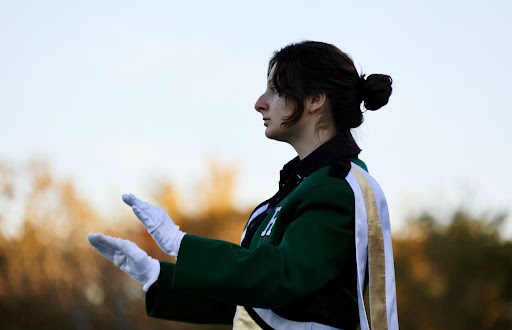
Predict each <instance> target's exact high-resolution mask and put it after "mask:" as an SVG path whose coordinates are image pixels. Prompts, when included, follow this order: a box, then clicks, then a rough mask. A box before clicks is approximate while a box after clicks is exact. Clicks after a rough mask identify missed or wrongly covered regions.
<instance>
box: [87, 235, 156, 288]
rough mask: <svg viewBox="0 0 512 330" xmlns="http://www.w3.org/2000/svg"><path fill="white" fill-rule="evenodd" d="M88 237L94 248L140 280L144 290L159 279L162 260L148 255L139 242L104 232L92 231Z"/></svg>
mask: <svg viewBox="0 0 512 330" xmlns="http://www.w3.org/2000/svg"><path fill="white" fill-rule="evenodd" d="M87 239H88V240H89V244H90V245H91V246H92V247H93V249H95V250H96V251H98V252H99V253H100V254H101V255H102V256H104V257H105V258H107V259H108V260H110V261H112V262H113V263H114V264H115V265H116V266H118V267H120V268H121V270H122V271H124V272H125V273H126V274H128V275H130V276H131V277H132V278H133V279H135V280H137V281H139V282H140V283H141V284H142V285H143V287H142V289H143V290H144V291H148V289H149V287H150V286H151V285H152V284H153V283H155V282H156V280H157V279H158V275H160V262H158V260H156V259H153V258H151V257H150V256H148V254H147V253H146V252H145V251H144V250H141V249H140V248H139V247H138V246H137V244H135V243H133V242H131V241H128V240H125V239H121V238H116V237H111V236H108V235H103V234H93V233H91V234H89V235H87Z"/></svg>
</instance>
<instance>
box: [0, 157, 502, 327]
mask: <svg viewBox="0 0 512 330" xmlns="http://www.w3.org/2000/svg"><path fill="white" fill-rule="evenodd" d="M235 183H236V171H234V170H233V169H223V168H220V167H219V166H217V165H215V164H212V167H211V169H210V176H209V178H208V179H207V181H206V182H200V183H198V184H200V186H201V188H202V189H201V193H200V194H199V195H201V196H199V199H198V200H199V202H198V203H199V204H200V205H201V208H200V211H199V212H197V213H195V214H194V215H190V214H187V213H186V212H184V211H183V207H182V205H180V203H179V202H178V201H179V198H178V197H179V192H177V191H176V190H175V189H174V187H173V185H172V183H171V182H159V183H157V184H156V185H155V189H154V196H152V198H153V199H154V200H156V201H157V202H158V204H159V205H160V206H162V207H163V208H164V209H165V210H166V211H168V212H169V213H170V214H172V217H173V219H174V220H175V221H176V222H177V223H178V224H179V225H180V226H181V228H182V229H183V230H184V231H186V232H190V233H194V234H197V235H202V236H207V237H214V238H219V239H224V240H228V241H232V242H235V243H238V242H239V239H240V235H241V233H242V230H243V227H244V225H245V222H246V221H247V218H248V216H249V215H250V212H251V211H252V210H251V209H248V210H245V211H239V210H237V209H236V208H235V207H234V205H233V189H234V184H235ZM79 196H80V195H79V194H78V193H77V191H76V190H75V187H74V185H73V183H72V182H70V181H66V180H57V179H55V177H54V176H53V175H52V173H51V170H50V168H49V166H48V165H47V164H46V163H44V162H40V161H35V162H31V163H28V164H26V165H24V166H18V167H13V166H8V165H5V164H3V165H2V164H0V228H1V229H2V230H1V231H0V328H2V329H229V328H230V327H226V326H207V325H202V326H199V325H188V324H183V323H176V322H170V321H164V320H157V319H152V318H149V317H147V316H146V314H145V307H144V292H143V291H142V289H141V286H140V284H139V283H137V282H136V281H134V280H132V279H131V278H129V277H128V276H127V275H125V274H124V273H123V272H122V271H120V270H119V269H118V268H117V267H116V266H114V265H113V264H112V263H111V262H109V261H108V260H106V259H105V258H103V257H101V256H99V255H98V254H97V253H96V252H94V251H93V250H92V248H90V246H89V245H88V243H87V238H86V237H87V233H89V232H104V233H108V234H110V235H113V236H118V237H123V238H127V239H130V240H132V241H134V242H136V243H137V244H138V245H139V246H140V247H141V248H143V249H144V250H146V251H147V252H148V254H150V255H151V256H153V257H155V258H158V259H162V260H168V261H173V260H172V258H171V257H169V256H167V255H165V254H164V253H163V252H161V251H160V249H159V248H158V246H157V245H156V244H155V243H154V242H153V240H152V239H151V237H150V236H149V235H148V234H147V232H146V231H145V229H144V227H143V226H141V225H137V224H136V219H135V218H134V217H133V215H132V216H131V217H129V218H127V217H128V213H126V214H127V215H126V217H125V218H120V219H114V220H112V219H109V220H108V221H107V220H106V219H102V218H101V216H100V215H99V214H98V213H97V212H96V211H95V210H94V209H93V208H92V207H91V205H90V204H89V203H88V202H87V201H86V200H83V199H81V198H80V197H79ZM269 197H270V196H269ZM503 219H504V216H494V217H488V218H482V217H480V218H476V217H473V216H471V215H470V214H468V213H467V212H464V211H461V210H458V211H455V212H454V213H453V216H452V217H451V219H436V218H434V217H433V216H431V215H429V214H428V213H425V214H424V215H422V216H420V217H417V218H415V219H411V220H410V222H409V224H408V226H407V227H406V229H405V230H403V231H401V232H399V233H396V235H395V236H394V253H395V269H396V280H397V299H398V315H399V321H400V326H401V329H421V330H423V329H424V330H427V329H512V242H511V241H508V240H505V239H503V238H502V237H501V236H500V229H501V228H502V225H503V221H504V220H503ZM127 223H128V224H129V223H131V224H132V225H126V224H127ZM133 223H135V224H136V225H133ZM13 224H18V226H17V227H16V226H14V227H15V228H14V229H13V228H12V226H13Z"/></svg>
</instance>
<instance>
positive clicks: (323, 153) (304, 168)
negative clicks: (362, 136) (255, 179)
mask: <svg viewBox="0 0 512 330" xmlns="http://www.w3.org/2000/svg"><path fill="white" fill-rule="evenodd" d="M360 152H361V149H360V148H359V147H358V146H357V143H356V141H355V140H354V138H353V137H352V134H351V133H350V131H345V132H341V133H338V134H337V135H336V136H334V137H333V138H332V139H330V140H329V141H327V142H325V143H324V144H322V145H321V146H319V147H318V148H316V149H315V150H314V151H313V152H312V153H310V154H309V155H307V156H306V158H304V159H303V160H300V159H299V156H297V157H295V158H294V159H292V160H290V161H289V162H288V163H286V164H285V165H284V166H283V169H282V170H281V172H280V180H279V188H280V189H281V188H283V186H284V185H285V183H286V182H287V181H288V180H289V179H291V178H293V180H294V181H295V177H297V178H298V179H299V180H302V178H305V177H307V176H309V175H310V174H311V173H313V172H315V171H316V170H318V169H320V168H322V167H325V166H327V165H329V164H332V163H333V162H335V161H336V160H339V159H342V158H345V159H348V158H353V157H357V155H358V154H359V153H360Z"/></svg>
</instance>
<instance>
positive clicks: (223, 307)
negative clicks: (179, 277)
mask: <svg viewBox="0 0 512 330" xmlns="http://www.w3.org/2000/svg"><path fill="white" fill-rule="evenodd" d="M174 267H175V264H173V263H168V262H163V261H160V275H159V277H158V281H157V282H156V283H155V284H154V285H152V286H151V287H150V288H149V290H148V291H147V292H146V313H147V314H148V316H151V317H155V318H161V319H167V320H173V321H180V322H189V323H210V324H213V323H221V324H232V323H233V317H234V315H235V309H236V306H235V305H232V304H226V303H223V302H220V301H218V300H215V299H211V298H208V297H205V296H204V295H201V294H198V293H188V292H183V291H179V290H176V289H174V288H172V277H173V273H174Z"/></svg>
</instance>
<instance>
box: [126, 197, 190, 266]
mask: <svg viewBox="0 0 512 330" xmlns="http://www.w3.org/2000/svg"><path fill="white" fill-rule="evenodd" d="M123 201H124V202H125V203H126V204H128V205H130V206H131V207H132V210H133V213H135V215H136V216H137V218H139V220H140V221H142V223H143V224H144V226H146V228H147V229H148V232H149V233H150V234H151V236H153V239H154V240H155V241H156V243H157V244H158V246H160V248H161V249H162V250H163V251H164V252H165V253H167V254H169V255H171V256H173V257H175V258H176V257H178V251H179V249H180V244H181V240H182V239H183V236H185V233H184V232H182V231H181V230H180V227H179V226H177V225H176V224H174V222H173V221H172V219H171V218H170V217H169V215H168V214H167V213H165V211H164V210H162V209H161V208H160V207H158V206H153V205H151V204H148V203H146V202H143V201H141V200H140V199H138V198H137V197H135V196H134V195H133V194H124V195H123Z"/></svg>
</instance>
